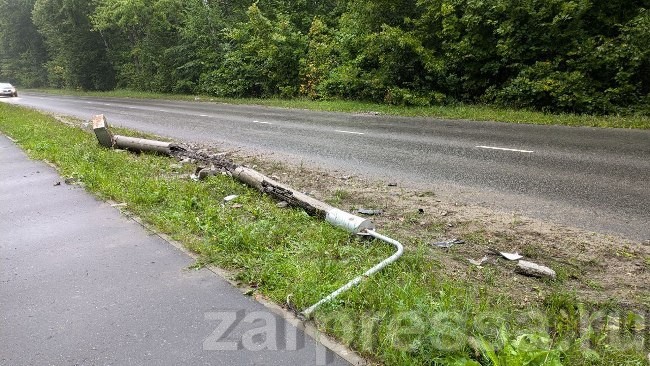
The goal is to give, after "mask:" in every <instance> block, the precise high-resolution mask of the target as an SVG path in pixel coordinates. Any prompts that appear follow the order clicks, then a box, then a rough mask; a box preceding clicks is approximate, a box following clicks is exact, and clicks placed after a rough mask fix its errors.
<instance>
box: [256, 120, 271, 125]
mask: <svg viewBox="0 0 650 366" xmlns="http://www.w3.org/2000/svg"><path fill="white" fill-rule="evenodd" d="M253 123H259V124H261V125H272V124H273V123H271V122H260V121H253Z"/></svg>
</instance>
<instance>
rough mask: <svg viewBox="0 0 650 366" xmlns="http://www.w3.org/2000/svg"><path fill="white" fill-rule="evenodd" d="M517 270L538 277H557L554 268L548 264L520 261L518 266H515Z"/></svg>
mask: <svg viewBox="0 0 650 366" xmlns="http://www.w3.org/2000/svg"><path fill="white" fill-rule="evenodd" d="M515 272H517V273H520V274H523V275H525V276H531V277H538V278H551V279H555V277H556V274H555V271H554V270H552V269H550V268H548V267H546V266H542V265H540V264H537V263H533V262H528V261H519V263H517V268H515Z"/></svg>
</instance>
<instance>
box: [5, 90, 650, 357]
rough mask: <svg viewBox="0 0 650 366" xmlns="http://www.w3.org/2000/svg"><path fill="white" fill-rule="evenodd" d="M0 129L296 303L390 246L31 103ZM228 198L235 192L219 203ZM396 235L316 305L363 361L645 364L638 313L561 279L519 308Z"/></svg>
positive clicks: (204, 256)
mask: <svg viewBox="0 0 650 366" xmlns="http://www.w3.org/2000/svg"><path fill="white" fill-rule="evenodd" d="M0 131H2V132H3V133H5V134H7V135H8V136H10V137H12V138H13V139H15V140H17V142H18V144H19V145H20V146H21V147H22V148H23V149H25V150H26V151H27V152H28V154H29V155H30V156H31V157H33V158H35V159H41V160H47V161H50V162H52V163H53V164H55V165H56V166H57V167H58V169H59V170H60V172H61V174H62V175H64V176H72V177H76V178H78V179H79V180H80V181H81V182H83V183H84V185H85V187H86V188H87V189H88V190H89V191H91V192H93V193H94V194H96V195H97V196H99V197H100V198H102V199H110V200H114V201H118V202H126V203H127V207H128V210H129V211H130V212H131V213H133V214H135V215H138V216H139V217H141V218H142V219H143V220H145V221H146V222H148V223H149V224H151V225H153V226H154V227H155V228H157V230H159V231H161V232H164V233H166V234H168V235H170V236H171V237H173V238H174V239H176V240H178V241H180V242H182V243H183V244H184V245H185V246H187V247H188V248H189V249H190V250H193V251H195V252H196V253H199V254H200V258H201V259H200V262H201V263H212V264H216V265H218V266H221V267H223V268H227V269H230V270H234V271H236V273H237V278H238V280H239V281H241V282H242V283H244V284H247V285H249V286H252V287H254V288H255V289H256V291H258V292H259V293H261V294H264V295H266V296H268V297H269V298H271V299H272V300H274V301H276V302H278V303H280V304H282V305H287V306H290V307H293V308H297V309H304V308H306V307H307V306H309V305H311V304H313V303H314V302H316V301H317V300H318V299H320V298H321V297H323V296H325V295H327V294H328V293H329V292H331V291H332V290H334V289H336V288H338V287H339V286H340V285H342V284H343V283H345V282H347V281H348V280H349V279H351V278H353V277H354V276H356V275H358V274H359V273H361V272H363V271H365V270H366V269H367V268H369V267H370V266H372V265H373V264H375V263H377V262H378V261H379V260H381V259H383V258H384V257H386V256H388V255H389V254H390V253H391V248H390V247H388V246H386V245H385V244H383V243H381V242H371V241H363V240H359V239H357V238H355V237H352V236H351V235H349V234H348V233H346V232H343V231H341V230H339V229H336V228H333V227H331V226H329V225H328V224H326V223H324V222H321V221H319V220H316V219H314V218H311V217H308V216H307V215H306V214H305V213H303V212H302V211H300V210H293V209H280V208H278V207H276V205H275V202H273V201H272V200H271V199H269V198H268V197H265V196H262V195H260V194H259V193H258V192H257V191H255V190H252V189H250V188H248V187H245V186H243V185H242V184H240V183H238V182H236V181H234V180H233V179H232V178H229V177H226V176H216V177H212V178H210V179H208V180H207V181H204V182H194V181H191V180H186V179H182V178H180V177H176V176H174V174H178V173H179V172H175V171H174V170H173V168H172V167H170V165H171V164H172V163H174V162H173V161H170V159H168V158H166V157H161V156H154V155H146V154H141V155H135V154H130V153H124V152H115V151H112V150H108V149H104V148H101V147H99V146H98V144H97V142H96V140H95V138H94V136H92V135H91V134H89V133H87V132H85V131H83V130H81V129H78V128H74V127H71V126H68V125H64V124H62V123H60V122H58V121H56V120H55V119H53V118H51V117H48V116H45V115H43V114H40V113H37V112H34V111H32V110H28V109H24V108H20V107H16V106H11V105H8V104H4V103H0ZM192 169H193V167H191V166H185V167H184V168H183V170H184V171H187V172H189V171H191V170H192ZM231 194H237V195H239V197H238V198H237V199H236V200H235V202H231V203H228V204H222V200H223V198H224V197H225V196H227V195H231ZM340 194H341V195H344V194H345V193H344V192H343V191H342V192H340ZM232 203H238V204H241V205H242V207H240V208H234V207H232ZM388 234H390V233H388ZM401 239H403V240H404V241H405V242H407V244H408V248H407V251H406V253H405V254H404V256H403V257H402V258H401V259H400V260H399V261H398V262H396V263H395V264H392V265H390V266H389V267H387V268H386V269H385V270H383V271H381V272H380V273H378V274H376V275H375V276H373V277H371V278H369V279H367V280H366V281H364V282H363V283H362V284H361V285H360V286H358V287H356V288H354V289H352V290H350V291H348V292H346V293H344V294H343V295H341V296H340V297H339V298H337V299H336V300H334V301H333V302H331V303H329V304H327V305H324V306H323V307H322V308H320V309H319V310H317V311H316V313H315V321H316V323H317V324H318V326H319V327H320V328H321V329H322V330H323V331H325V332H327V333H330V334H333V335H334V336H336V337H337V338H338V339H339V340H341V341H342V342H344V343H346V344H348V345H349V346H351V347H352V348H354V349H356V350H358V351H359V352H360V353H362V354H363V355H365V356H367V357H369V358H371V359H373V360H376V361H378V362H381V363H385V364H390V365H431V364H443V365H479V364H482V365H490V364H494V365H515V364H523V363H524V362H529V363H528V364H529V365H557V364H559V363H560V362H561V364H564V365H609V364H617V365H623V364H625V365H645V364H647V363H646V361H645V357H646V356H645V353H644V350H643V347H647V344H646V345H645V346H644V345H643V344H639V340H641V341H642V339H643V333H642V332H640V331H639V329H638V328H639V327H638V324H640V320H638V321H637V322H636V323H635V322H634V321H629V320H626V328H625V329H629V330H630V331H629V332H628V333H625V334H623V333H620V332H616V333H615V334H614V333H613V332H612V331H610V328H608V327H605V326H603V324H604V325H608V324H609V320H607V321H601V322H597V323H593V326H592V323H591V320H590V319H591V318H590V317H589V316H588V315H589V314H591V313H589V309H590V308H589V307H587V306H583V305H580V304H579V302H578V301H577V300H576V299H575V298H574V297H572V296H571V295H566V294H564V295H563V293H564V292H563V290H562V289H561V287H560V288H559V289H558V293H557V294H554V295H552V296H551V297H549V298H548V299H547V301H546V303H545V304H540V305H539V306H534V307H532V306H531V307H528V308H525V309H521V308H517V307H515V306H514V305H513V304H512V302H511V301H510V300H508V298H507V297H506V296H500V295H495V292H494V291H490V288H494V287H497V288H498V286H499V283H498V282H497V281H496V280H493V281H491V282H490V281H488V282H489V283H478V284H477V283H470V282H465V281H460V280H456V279H454V278H452V277H450V276H449V275H447V274H446V271H445V268H442V266H441V265H440V262H439V261H437V260H436V257H435V256H436V255H445V254H444V253H442V252H441V251H435V252H432V251H431V249H430V248H429V247H428V245H427V244H426V243H425V242H422V241H418V240H408V239H409V238H401ZM432 253H433V254H432ZM287 301H288V302H289V303H287ZM628 318H629V317H626V318H625V319H628ZM599 319H600V320H602V319H603V318H602V317H600V318H597V320H599ZM633 320H634V319H633ZM619 328H620V327H619ZM619 333H620V334H619ZM613 335H615V337H613ZM639 337H641V338H639ZM645 352H647V350H646V351H645Z"/></svg>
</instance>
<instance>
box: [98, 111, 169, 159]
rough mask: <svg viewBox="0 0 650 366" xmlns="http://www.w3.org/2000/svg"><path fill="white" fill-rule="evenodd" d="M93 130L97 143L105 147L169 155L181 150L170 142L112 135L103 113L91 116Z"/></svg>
mask: <svg viewBox="0 0 650 366" xmlns="http://www.w3.org/2000/svg"><path fill="white" fill-rule="evenodd" d="M92 123H93V131H94V132H95V136H96V137H97V140H98V141H99V144H100V145H102V146H104V147H107V148H117V149H124V150H130V151H138V152H140V151H146V152H156V153H160V154H164V155H171V154H172V152H173V151H177V150H181V147H179V146H177V145H175V144H173V143H171V142H163V141H156V140H148V139H141V138H136V137H128V136H120V135H113V133H112V132H111V131H110V129H109V126H108V121H106V117H105V116H104V115H103V114H99V115H96V116H94V117H93V118H92Z"/></svg>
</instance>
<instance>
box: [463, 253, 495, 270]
mask: <svg viewBox="0 0 650 366" xmlns="http://www.w3.org/2000/svg"><path fill="white" fill-rule="evenodd" d="M489 259H490V258H489V257H488V256H487V255H486V256H483V258H481V259H479V260H474V259H471V258H467V260H468V261H469V262H470V263H471V264H473V265H475V266H478V267H480V266H482V265H483V264H484V263H485V262H487V261H488V260H489Z"/></svg>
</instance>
